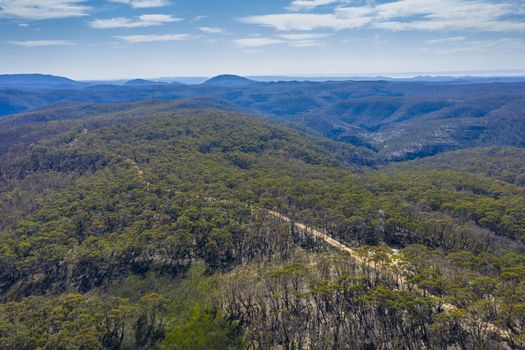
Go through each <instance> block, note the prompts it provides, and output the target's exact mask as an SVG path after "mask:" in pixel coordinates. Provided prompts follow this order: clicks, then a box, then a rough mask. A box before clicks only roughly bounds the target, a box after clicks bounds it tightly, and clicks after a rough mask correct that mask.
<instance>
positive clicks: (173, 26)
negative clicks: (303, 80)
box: [0, 0, 525, 80]
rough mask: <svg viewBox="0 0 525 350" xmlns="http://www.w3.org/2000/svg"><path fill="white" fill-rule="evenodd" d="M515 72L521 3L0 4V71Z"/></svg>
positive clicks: (95, 74)
mask: <svg viewBox="0 0 525 350" xmlns="http://www.w3.org/2000/svg"><path fill="white" fill-rule="evenodd" d="M469 72H477V73H478V75H481V74H483V72H486V73H487V74H511V73H515V72H520V74H522V73H523V72H525V1H524V0H0V73H2V74H7V73H46V74H55V75H62V76H67V77H71V78H74V79H81V80H95V79H106V80H107V79H130V78H158V77H175V76H213V75H217V74H224V73H229V74H239V75H250V76H255V75H289V76H337V75H339V76H352V75H353V76H355V75H370V74H377V75H395V74H394V73H397V75H402V74H403V73H406V74H411V73H428V74H456V73H457V74H460V73H461V74H468V73H469Z"/></svg>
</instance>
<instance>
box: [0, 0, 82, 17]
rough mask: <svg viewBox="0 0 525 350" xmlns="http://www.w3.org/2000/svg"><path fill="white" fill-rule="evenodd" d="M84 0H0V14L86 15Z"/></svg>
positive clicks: (29, 15) (20, 15)
mask: <svg viewBox="0 0 525 350" xmlns="http://www.w3.org/2000/svg"><path fill="white" fill-rule="evenodd" d="M85 3H86V0H0V16H4V17H19V18H27V19H52V18H66V17H81V16H86V15H87V12H88V11H89V10H90V9H91V8H90V7H89V6H87V5H85Z"/></svg>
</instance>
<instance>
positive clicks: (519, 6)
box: [241, 0, 525, 32]
mask: <svg viewBox="0 0 525 350" xmlns="http://www.w3.org/2000/svg"><path fill="white" fill-rule="evenodd" d="M333 3H339V1H329V0H324V1H323V0H309V1H307V0H296V1H294V2H292V4H291V7H292V8H296V9H311V8H315V7H317V6H320V5H327V4H333ZM516 14H521V15H523V14H525V4H523V3H520V2H515V1H510V0H507V1H504V0H503V1H498V2H493V1H489V0H397V1H392V2H388V3H382V4H376V5H374V4H365V5H360V6H348V5H344V6H342V5H338V6H336V7H335V8H333V9H332V11H331V12H330V13H310V12H308V13H305V12H301V13H279V14H268V15H260V16H249V17H245V18H242V19H241V22H243V23H247V24H256V25H261V26H265V27H272V28H275V29H276V30H279V31H291V30H300V31H309V30H315V29H322V28H324V29H332V30H343V29H352V28H364V27H368V28H378V29H385V30H394V31H399V30H426V31H428V30H476V31H487V32H490V31H493V32H496V31H522V30H525V22H524V21H523V19H521V20H520V19H516V18H514V19H513V17H514V16H516Z"/></svg>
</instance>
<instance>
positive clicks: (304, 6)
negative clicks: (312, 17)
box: [288, 0, 339, 11]
mask: <svg viewBox="0 0 525 350" xmlns="http://www.w3.org/2000/svg"><path fill="white" fill-rule="evenodd" d="M336 2H339V0H294V1H293V2H292V3H291V5H290V6H289V7H288V8H289V9H290V10H292V11H300V10H312V9H314V8H316V7H319V6H325V5H330V4H333V3H336Z"/></svg>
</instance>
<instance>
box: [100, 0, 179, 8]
mask: <svg viewBox="0 0 525 350" xmlns="http://www.w3.org/2000/svg"><path fill="white" fill-rule="evenodd" d="M110 1H111V2H117V3H120V4H126V5H130V6H131V7H133V8H136V9H143V8H150V7H164V6H168V5H169V4H170V2H169V1H168V0H110Z"/></svg>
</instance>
